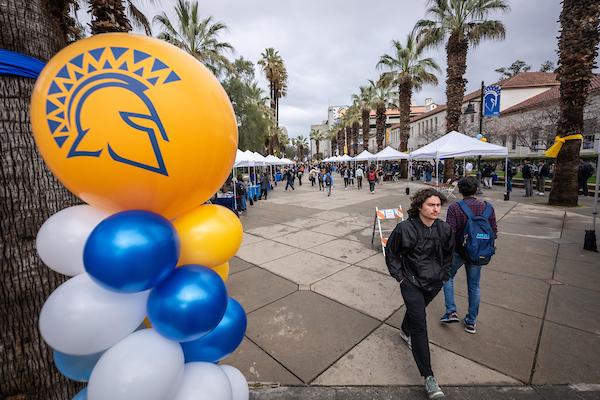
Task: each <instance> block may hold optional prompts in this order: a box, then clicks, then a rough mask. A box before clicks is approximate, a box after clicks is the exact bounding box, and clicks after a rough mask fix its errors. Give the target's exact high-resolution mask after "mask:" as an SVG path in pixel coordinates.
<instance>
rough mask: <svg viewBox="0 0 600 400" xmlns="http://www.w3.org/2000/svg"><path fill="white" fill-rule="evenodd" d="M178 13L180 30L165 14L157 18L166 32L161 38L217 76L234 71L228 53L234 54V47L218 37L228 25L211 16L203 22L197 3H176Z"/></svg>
mask: <svg viewBox="0 0 600 400" xmlns="http://www.w3.org/2000/svg"><path fill="white" fill-rule="evenodd" d="M175 13H176V14H177V29H176V28H175V26H174V25H173V23H172V22H171V21H170V20H169V17H168V16H167V14H166V13H165V12H164V11H163V13H162V14H159V15H157V16H155V17H154V21H155V22H158V24H159V25H160V26H161V27H162V29H163V30H162V32H161V33H160V34H159V35H158V38H159V39H163V40H165V41H167V42H169V43H171V44H173V45H175V46H177V47H179V48H180V49H182V50H184V51H186V52H187V53H189V54H191V55H192V56H194V57H195V58H196V59H197V60H198V61H200V62H201V63H203V64H204V65H205V66H206V67H207V68H208V69H210V70H211V72H212V73H213V74H215V75H217V76H219V75H221V73H222V72H223V71H232V69H233V67H232V64H231V62H230V61H229V59H227V57H226V56H225V53H226V52H233V46H232V45H231V44H229V43H228V42H221V41H220V40H219V35H220V34H221V33H223V32H225V31H227V26H226V25H225V24H224V23H222V22H215V21H214V20H213V17H212V16H208V17H206V18H204V19H201V18H200V16H199V15H198V2H197V1H194V2H193V3H190V2H189V1H186V0H177V4H176V5H175Z"/></svg>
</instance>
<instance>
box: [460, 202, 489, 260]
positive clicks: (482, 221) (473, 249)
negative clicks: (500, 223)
mask: <svg viewBox="0 0 600 400" xmlns="http://www.w3.org/2000/svg"><path fill="white" fill-rule="evenodd" d="M458 205H459V206H460V209H461V210H462V212H463V213H465V215H466V216H467V224H466V225H465V229H464V237H463V239H462V244H463V248H464V250H465V256H466V257H467V259H468V260H467V261H468V263H469V264H473V265H487V264H488V263H489V262H490V260H491V259H492V256H493V255H494V253H496V250H495V248H494V231H493V230H492V226H491V225H490V222H489V218H490V216H491V215H492V206H490V205H489V203H488V202H485V209H484V210H483V214H482V215H480V216H475V215H473V212H472V211H471V209H470V208H469V206H468V205H467V203H465V202H464V201H462V200H461V201H459V202H458Z"/></svg>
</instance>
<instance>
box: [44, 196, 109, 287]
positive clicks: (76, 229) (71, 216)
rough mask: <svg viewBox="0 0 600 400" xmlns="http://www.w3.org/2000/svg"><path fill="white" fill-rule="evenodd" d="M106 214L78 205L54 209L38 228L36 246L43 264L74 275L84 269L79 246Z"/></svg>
mask: <svg viewBox="0 0 600 400" xmlns="http://www.w3.org/2000/svg"><path fill="white" fill-rule="evenodd" d="M109 215H110V214H109V213H107V212H106V211H102V210H99V209H97V208H94V207H91V206H88V205H80V206H74V207H69V208H66V209H64V210H62V211H59V212H57V213H56V214H54V215H53V216H51V217H50V218H48V220H47V221H46V222H44V224H43V225H42V227H41V228H40V230H39V232H38V234H37V239H36V243H35V245H36V247H37V251H38V254H39V256H40V258H41V259H42V261H43V262H44V264H46V265H47V266H48V267H49V268H51V269H53V270H54V271H56V272H58V273H61V274H64V275H68V276H74V275H79V274H81V273H83V272H85V269H84V267H83V246H84V245H85V242H86V240H87V238H88V237H89V236H90V233H92V230H94V228H95V227H96V226H97V225H98V224H99V223H100V222H101V221H102V220H104V219H105V218H106V217H108V216H109Z"/></svg>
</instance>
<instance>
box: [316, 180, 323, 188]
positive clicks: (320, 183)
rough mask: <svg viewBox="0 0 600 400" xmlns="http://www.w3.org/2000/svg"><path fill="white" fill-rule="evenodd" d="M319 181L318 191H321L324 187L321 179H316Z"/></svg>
mask: <svg viewBox="0 0 600 400" xmlns="http://www.w3.org/2000/svg"><path fill="white" fill-rule="evenodd" d="M317 179H318V180H319V190H323V189H324V186H323V178H317Z"/></svg>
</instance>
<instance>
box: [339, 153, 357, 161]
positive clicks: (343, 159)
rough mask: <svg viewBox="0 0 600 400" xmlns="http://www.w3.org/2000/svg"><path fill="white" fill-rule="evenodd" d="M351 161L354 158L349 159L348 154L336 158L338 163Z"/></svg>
mask: <svg viewBox="0 0 600 400" xmlns="http://www.w3.org/2000/svg"><path fill="white" fill-rule="evenodd" d="M352 160H354V158H352V157H350V156H349V155H348V154H344V155H343V156H341V157H338V161H340V162H348V161H352Z"/></svg>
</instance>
